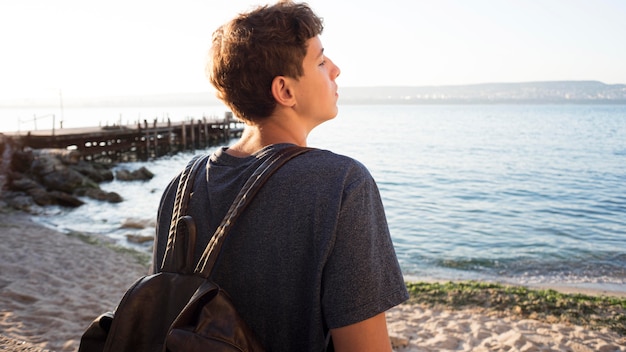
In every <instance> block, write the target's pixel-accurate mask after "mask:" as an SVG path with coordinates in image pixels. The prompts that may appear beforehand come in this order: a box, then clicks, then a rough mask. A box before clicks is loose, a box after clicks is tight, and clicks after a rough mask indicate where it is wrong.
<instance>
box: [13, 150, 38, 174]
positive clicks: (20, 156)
mask: <svg viewBox="0 0 626 352" xmlns="http://www.w3.org/2000/svg"><path fill="white" fill-rule="evenodd" d="M34 159H35V157H34V156H33V153H32V151H21V150H16V151H14V152H13V154H12V155H11V162H10V165H11V170H13V171H14V172H21V173H26V172H28V171H29V170H30V166H31V164H32V163H33V160H34Z"/></svg>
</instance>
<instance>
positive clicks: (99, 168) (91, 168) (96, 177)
mask: <svg viewBox="0 0 626 352" xmlns="http://www.w3.org/2000/svg"><path fill="white" fill-rule="evenodd" d="M71 168H72V169H73V170H75V171H78V172H80V173H81V174H82V175H84V176H86V177H88V178H89V179H90V180H92V181H94V182H97V183H100V182H105V181H113V179H114V176H113V171H111V170H110V169H109V168H106V167H105V166H103V165H102V164H95V163H88V162H86V161H82V160H81V161H79V162H78V163H77V164H76V165H72V166H71Z"/></svg>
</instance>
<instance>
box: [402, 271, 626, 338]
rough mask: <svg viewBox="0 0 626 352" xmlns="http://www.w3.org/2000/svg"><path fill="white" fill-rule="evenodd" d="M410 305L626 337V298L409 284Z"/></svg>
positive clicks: (471, 283)
mask: <svg viewBox="0 0 626 352" xmlns="http://www.w3.org/2000/svg"><path fill="white" fill-rule="evenodd" d="M406 286H407V289H408V290H409V293H410V295H411V298H410V300H409V303H412V304H423V305H427V306H433V307H434V306H444V307H446V308H452V309H461V308H479V309H482V310H484V311H486V312H490V313H505V314H507V315H515V316H520V317H523V318H530V319H536V320H541V321H546V322H549V323H571V324H576V325H582V326H586V327H589V328H592V329H601V328H608V329H610V330H613V331H615V332H617V333H619V334H620V335H622V336H624V335H626V299H624V298H617V297H606V296H588V295H583V294H564V293H560V292H557V291H554V290H533V289H529V288H526V287H522V286H506V285H499V284H493V283H484V282H476V281H467V282H448V283H426V282H416V283H407V284H406Z"/></svg>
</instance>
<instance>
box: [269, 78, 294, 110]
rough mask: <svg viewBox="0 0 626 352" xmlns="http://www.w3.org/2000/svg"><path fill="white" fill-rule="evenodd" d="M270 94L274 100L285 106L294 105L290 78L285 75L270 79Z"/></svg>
mask: <svg viewBox="0 0 626 352" xmlns="http://www.w3.org/2000/svg"><path fill="white" fill-rule="evenodd" d="M272 95H273V96H274V99H276V102H277V103H278V104H280V105H283V106H286V107H293V106H294V105H296V97H295V95H294V94H293V84H292V82H291V79H289V78H288V77H285V76H276V77H274V79H273V80H272Z"/></svg>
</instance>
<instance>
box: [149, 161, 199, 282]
mask: <svg viewBox="0 0 626 352" xmlns="http://www.w3.org/2000/svg"><path fill="white" fill-rule="evenodd" d="M208 157H209V155H197V156H195V157H193V158H192V159H191V160H190V161H189V162H188V163H187V166H186V167H185V169H184V170H183V171H182V172H181V174H180V178H179V180H178V187H177V188H176V198H175V200H174V207H173V210H172V219H171V221H170V230H169V233H168V236H167V246H166V248H165V255H164V256H163V262H162V264H161V271H166V272H178V273H192V272H193V268H194V261H193V253H194V247H195V243H196V231H195V225H194V222H193V221H192V219H191V217H190V216H187V215H186V214H187V206H188V204H189V199H190V198H191V195H192V189H193V183H194V180H195V179H196V175H197V174H198V171H199V170H201V169H202V167H203V166H205V165H206V162H207V159H208Z"/></svg>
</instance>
